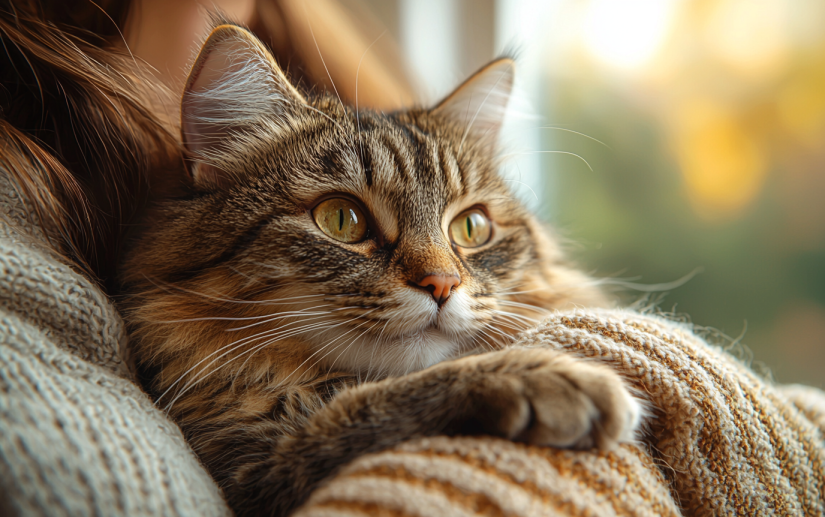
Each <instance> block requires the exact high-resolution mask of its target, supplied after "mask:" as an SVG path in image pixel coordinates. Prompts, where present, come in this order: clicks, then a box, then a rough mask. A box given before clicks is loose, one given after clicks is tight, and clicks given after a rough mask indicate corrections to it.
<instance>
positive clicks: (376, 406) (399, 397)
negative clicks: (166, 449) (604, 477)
mask: <svg viewBox="0 0 825 517" xmlns="http://www.w3.org/2000/svg"><path fill="white" fill-rule="evenodd" d="M639 417H640V408H639V404H638V402H637V401H636V400H635V399H633V397H632V396H631V395H630V393H629V392H628V390H627V389H626V388H625V387H624V385H623V383H622V381H621V379H620V378H619V376H618V375H616V374H615V373H614V372H612V371H611V370H609V369H608V368H606V367H603V366H599V365H594V364H592V363H588V362H584V361H581V360H577V359H575V358H572V357H569V356H565V355H562V354H559V353H557V352H554V351H551V350H549V349H543V348H512V349H507V350H503V351H499V352H492V353H486V354H482V355H477V356H470V357H464V358H461V359H457V360H453V361H447V362H444V363H439V364H437V365H435V366H433V367H431V368H429V369H427V370H423V371H421V372H417V373H414V374H411V375H407V376H404V377H397V378H390V379H386V380H383V381H380V382H375V383H367V384H363V385H360V386H357V387H353V388H349V389H345V390H343V391H341V392H340V393H338V394H337V395H335V396H334V397H333V398H332V399H331V400H330V401H329V402H328V403H327V404H326V405H324V406H323V407H322V408H321V409H320V410H318V411H317V412H316V413H314V414H313V415H311V416H309V417H308V418H307V419H306V420H305V421H303V422H302V423H301V424H300V425H294V426H291V427H292V428H293V429H294V432H292V433H290V434H288V435H285V436H280V437H275V436H271V437H267V440H268V445H267V449H266V451H267V452H266V454H263V453H262V452H261V451H259V452H257V453H256V454H254V455H252V456H250V460H251V461H249V462H246V463H245V464H242V465H239V468H238V469H237V470H236V471H235V472H234V473H233V474H232V476H231V478H232V479H231V481H230V480H227V481H229V482H230V484H229V486H226V487H225V489H226V491H227V496H228V497H229V499H230V502H231V504H232V506H233V507H234V508H235V511H236V512H238V514H239V515H258V514H265V515H286V514H287V513H288V512H289V511H290V510H292V509H294V508H295V507H296V506H297V505H299V504H300V503H302V502H303V501H304V500H305V499H306V498H307V497H308V496H309V494H310V493H311V492H312V491H313V490H314V489H315V488H316V487H317V486H318V484H319V483H320V482H321V481H322V480H323V479H324V478H326V477H327V476H329V475H330V474H332V473H333V472H334V471H335V470H336V469H337V468H339V467H340V466H342V465H344V464H346V463H348V462H349V461H351V460H353V459H354V458H356V457H358V456H360V455H363V454H365V453H369V452H376V451H380V450H383V449H386V448H389V447H392V446H394V445H396V444H397V443H399V442H402V441H405V440H408V439H410V438H413V437H417V436H428V435H436V434H456V433H461V434H492V435H496V436H502V437H505V438H510V439H516V440H523V441H527V442H530V443H535V444H542V445H552V446H558V447H590V446H592V445H595V446H598V447H601V448H609V447H612V446H613V445H615V444H616V443H617V442H618V441H621V440H626V439H631V438H632V435H633V432H634V430H635V428H636V427H637V425H638V423H639ZM278 428H279V429H284V426H283V425H279V426H278ZM240 453H241V451H238V454H240Z"/></svg>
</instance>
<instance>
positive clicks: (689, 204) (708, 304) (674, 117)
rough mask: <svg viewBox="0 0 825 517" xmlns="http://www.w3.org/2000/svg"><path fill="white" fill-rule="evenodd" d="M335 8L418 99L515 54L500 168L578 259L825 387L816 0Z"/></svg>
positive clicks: (437, 0)
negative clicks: (386, 53)
mask: <svg viewBox="0 0 825 517" xmlns="http://www.w3.org/2000/svg"><path fill="white" fill-rule="evenodd" d="M342 3H343V4H344V5H346V6H348V7H349V8H350V9H352V10H353V12H358V13H361V14H359V16H362V17H363V19H369V20H371V21H370V23H373V22H374V23H375V24H376V26H378V25H381V26H383V27H386V32H383V31H379V30H377V29H376V31H375V33H376V34H375V37H376V40H375V43H374V47H380V46H381V45H388V44H391V43H392V41H395V42H396V43H397V44H398V45H399V47H400V50H401V52H402V55H403V56H404V57H405V59H406V61H407V64H408V66H409V71H410V77H411V78H412V79H413V80H414V81H416V82H417V84H418V92H419V93H418V100H419V101H420V102H432V101H435V100H437V99H438V98H439V97H440V96H442V95H444V94H445V93H447V92H449V91H450V90H451V89H452V88H453V87H454V86H455V85H457V84H458V83H459V82H460V81H461V80H463V79H464V78H465V77H466V76H467V75H468V74H470V73H471V72H473V71H474V70H475V69H477V68H478V67H480V66H481V65H483V64H484V63H485V62H486V61H488V60H489V59H491V58H492V57H494V56H496V55H499V54H501V53H503V52H509V53H515V54H516V55H517V56H518V74H519V78H518V84H517V98H516V101H515V102H514V103H513V106H512V108H513V110H512V112H513V113H512V115H513V116H512V117H511V120H510V121H509V122H508V130H507V132H506V133H505V134H506V138H505V146H506V147H505V148H506V149H507V152H508V160H507V162H506V165H505V172H506V174H508V175H509V176H510V177H511V179H513V185H514V186H515V187H516V190H517V191H518V193H519V195H520V196H522V197H523V198H524V200H525V201H526V202H528V203H529V204H530V205H531V206H532V207H533V208H534V209H535V210H536V211H538V212H539V213H540V214H541V216H542V217H543V218H544V219H545V220H547V221H548V222H550V223H552V224H553V225H554V226H555V227H556V228H558V229H559V231H560V232H561V233H562V235H563V236H564V237H565V238H566V239H567V240H568V241H569V243H570V249H571V253H572V255H573V257H574V258H575V259H576V260H577V261H578V262H579V263H580V264H581V265H583V266H584V268H585V269H587V270H588V271H590V272H591V273H593V274H594V275H596V276H599V277H609V278H612V279H624V280H625V281H626V283H629V284H630V285H629V286H628V287H635V288H636V289H630V288H628V289H625V290H624V295H623V296H624V301H625V302H626V303H632V302H634V301H637V300H639V299H641V298H642V297H643V296H646V295H647V296H652V301H658V305H659V307H660V308H661V309H662V310H664V311H667V312H675V313H677V314H679V315H682V316H687V317H689V319H690V321H692V322H694V323H695V324H696V325H698V326H700V327H703V328H704V327H706V328H707V329H708V330H707V331H708V332H711V333H713V334H715V338H714V339H715V342H717V343H720V344H722V345H724V346H727V347H730V348H732V349H734V352H735V353H737V355H739V356H740V357H743V358H744V359H746V360H747V361H752V364H753V366H754V367H755V369H757V370H758V371H760V372H762V373H766V374H768V375H772V376H773V377H774V378H775V379H776V380H778V381H780V382H783V383H790V382H802V383H806V384H810V385H814V386H818V387H820V388H825V267H823V266H825V2H818V1H811V0H622V1H621V2H617V1H615V0H545V1H537V0H535V1H532V0H358V1H357V2H356V1H355V0H342ZM382 34H383V35H382ZM382 40H385V41H384V42H383V43H382ZM365 50H366V49H365ZM691 275H692V276H691ZM636 284H638V285H636ZM648 291H653V293H652V294H650V293H648ZM711 329H713V330H711ZM725 336H727V337H725Z"/></svg>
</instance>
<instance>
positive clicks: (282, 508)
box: [121, 24, 639, 515]
mask: <svg viewBox="0 0 825 517" xmlns="http://www.w3.org/2000/svg"><path fill="white" fill-rule="evenodd" d="M490 74H496V75H495V77H494V78H493V79H492V80H491V79H490ZM511 81H512V63H511V62H510V61H507V60H504V61H498V62H494V63H493V64H491V65H490V66H489V67H487V68H485V69H484V70H482V71H481V72H479V74H477V75H476V76H474V77H473V78H471V79H470V80H469V81H468V82H467V83H465V84H464V85H462V86H461V87H460V88H459V89H458V90H457V91H456V92H455V93H454V94H453V95H451V96H450V97H448V98H447V99H446V100H445V101H444V102H443V103H442V104H440V105H439V106H437V107H436V108H434V109H432V110H425V109H412V110H408V111H403V112H398V113H393V114H389V115H387V114H382V113H377V112H372V111H368V110H356V109H353V108H352V107H347V106H344V105H343V104H342V103H341V102H340V101H339V100H338V99H337V98H335V97H330V96H321V97H310V98H305V97H304V96H302V95H301V94H300V93H299V92H297V90H295V88H293V87H292V86H291V85H290V84H289V83H287V82H286V79H285V77H284V75H283V73H281V71H280V69H279V68H278V67H277V65H276V64H275V62H274V60H273V59H272V57H271V56H270V55H269V54H268V53H267V51H266V50H265V49H264V47H263V46H262V45H261V44H260V43H259V42H258V41H257V40H255V39H254V37H253V36H251V35H250V34H249V33H247V32H246V31H245V30H243V29H240V28H237V27H234V26H230V25H226V24H223V25H220V26H219V27H217V28H216V29H215V31H214V32H213V33H212V35H211V36H210V38H209V39H208V40H207V42H206V43H205V45H204V47H203V49H202V51H201V54H200V55H199V57H198V58H197V60H196V61H195V65H194V67H193V71H192V73H191V74H190V79H189V81H188V84H187V88H186V91H185V93H184V97H183V104H182V128H183V140H184V143H185V144H186V145H187V148H188V151H189V153H190V155H189V156H190V159H191V168H190V175H189V176H187V177H182V178H181V182H182V183H183V184H184V185H185V188H186V193H185V194H184V195H180V196H176V197H174V198H172V199H160V200H157V203H156V205H155V208H154V209H153V210H151V211H150V212H149V214H148V215H147V216H146V218H145V220H144V223H143V225H142V229H141V231H140V232H139V233H138V235H137V237H136V238H135V239H134V241H133V242H132V245H131V248H130V251H129V253H128V258H127V260H126V262H125V264H124V266H123V268H122V277H121V278H122V281H123V292H124V294H125V295H126V296H125V298H124V303H123V307H124V309H125V311H126V318H127V322H128V324H129V326H130V330H131V335H132V340H133V341H132V343H133V348H134V352H135V357H136V358H137V361H138V365H139V368H140V370H141V375H142V376H143V379H144V382H145V384H146V386H147V387H148V389H149V390H150V392H151V393H152V394H153V396H154V397H155V398H156V400H157V403H158V404H159V405H160V406H161V407H163V408H166V409H167V410H168V411H169V412H170V414H171V415H172V416H173V417H174V418H175V419H176V420H177V421H178V423H179V424H180V425H181V426H182V428H183V430H184V432H185V433H186V435H187V437H188V439H189V441H190V443H191V444H192V445H193V447H194V449H195V450H196V451H197V452H198V454H199V455H200V456H201V458H202V459H203V461H204V462H205V464H206V465H207V467H208V468H209V469H210V471H211V472H212V474H213V476H215V478H216V479H217V480H218V481H219V483H220V484H221V485H222V486H223V487H224V490H225V492H226V495H227V497H228V499H229V501H230V504H231V505H232V506H233V508H234V509H235V511H236V512H237V513H238V514H239V515H257V514H265V515H270V514H274V515H284V514H286V513H287V512H288V511H289V510H291V509H292V508H294V507H295V506H296V505H298V504H299V503H300V502H301V501H303V500H304V499H305V498H306V497H307V496H308V494H309V493H310V492H311V491H312V490H313V489H314V488H315V487H316V486H317V485H318V483H319V482H321V480H323V479H324V478H326V477H327V476H328V475H329V474H330V473H332V472H334V471H335V470H336V469H337V468H338V467H339V466H341V465H343V464H345V463H346V462H347V461H349V460H351V459H353V458H355V457H357V456H359V455H361V454H363V453H365V452H370V451H377V450H381V449H384V448H387V447H390V446H392V445H394V444H396V443H399V442H400V441H403V440H406V439H409V438H411V437H415V436H428V435H435V434H442V433H448V434H449V433H460V432H461V433H474V434H475V433H490V434H495V435H499V436H504V437H507V438H511V439H520V440H525V441H528V442H532V443H542V444H551V445H558V446H565V447H589V446H599V447H602V448H610V447H612V446H613V444H615V443H616V441H617V440H623V439H628V438H630V437H631V435H632V432H633V430H634V428H635V426H636V424H637V423H638V418H639V409H638V405H637V404H636V403H635V402H634V400H633V399H632V397H630V395H629V394H628V392H627V390H626V389H625V388H624V387H623V385H622V383H621V381H620V379H619V378H618V376H616V375H615V374H613V373H612V372H610V371H609V370H607V369H604V368H600V367H597V366H592V365H588V364H584V363H577V362H576V361H573V360H571V359H569V358H567V357H564V356H560V355H559V354H556V353H553V352H551V351H549V350H522V349H504V350H500V349H502V348H503V347H504V346H505V345H507V344H509V343H510V341H511V336H513V335H514V334H515V333H516V332H518V331H519V330H522V329H523V328H525V327H526V326H528V325H529V324H530V323H531V322H534V321H535V320H536V318H538V317H540V316H542V315H544V314H546V313H547V311H548V310H551V309H556V308H562V307H566V306H570V305H574V304H579V305H594V304H599V303H602V301H603V299H602V296H601V294H600V293H599V292H598V290H597V289H596V288H594V287H593V283H592V282H591V281H590V280H589V279H588V278H587V277H585V276H584V275H583V274H581V273H580V272H578V271H576V270H575V269H573V268H571V267H570V266H568V265H567V264H566V263H565V262H564V261H563V258H562V255H561V253H560V251H559V249H558V246H557V245H556V243H555V241H554V240H553V239H552V238H551V237H549V236H548V235H547V234H546V233H545V230H544V229H543V228H541V226H540V224H539V223H538V222H537V221H536V219H535V218H534V217H533V216H532V215H530V214H529V213H528V212H527V211H525V209H524V208H523V206H522V205H521V204H520V203H519V202H518V201H517V200H516V199H515V198H514V197H513V196H512V194H511V193H510V191H509V190H508V189H507V187H506V185H505V183H504V182H503V181H502V179H501V178H500V177H499V176H498V174H497V172H496V171H497V169H498V162H497V158H496V154H495V145H494V140H495V133H496V131H497V128H498V126H499V125H500V122H501V118H500V113H501V112H503V107H504V106H503V104H502V102H503V101H502V99H504V101H506V95H507V94H508V93H509V87H510V84H511ZM491 92H492V94H490V93H491ZM479 94H483V95H484V97H483V99H489V101H488V102H477V95H479ZM457 103H466V104H467V106H468V108H467V109H461V105H463V104H461V105H459V104H457ZM327 196H345V197H348V198H349V199H352V200H353V201H354V202H357V203H359V204H360V205H361V206H362V207H363V209H364V212H365V213H366V214H368V219H369V224H370V232H371V233H370V234H369V236H368V238H367V239H366V240H364V241H362V242H359V243H355V244H343V243H341V242H338V241H334V240H332V239H331V238H329V237H327V236H326V235H325V234H323V233H322V232H321V231H320V230H319V229H318V227H317V226H316V225H315V222H314V221H313V219H312V217H311V215H310V211H311V208H312V207H313V206H314V205H315V204H316V203H317V202H318V200H319V199H324V198H325V197H327ZM470 207H480V209H482V210H484V211H485V212H486V213H487V214H489V216H490V219H491V220H492V221H493V224H494V228H493V238H492V240H491V241H490V242H489V243H488V244H486V245H483V246H481V247H479V248H476V249H462V248H458V247H457V246H455V245H454V244H452V243H451V242H450V239H449V237H448V225H449V224H450V221H451V220H452V219H453V218H454V217H455V216H456V215H457V214H459V213H460V212H462V211H463V210H466V209H468V208H470ZM439 273H444V274H457V275H458V276H459V277H460V279H461V284H460V285H459V286H458V287H457V288H455V289H454V291H453V293H452V295H451V296H450V298H449V300H447V302H446V303H445V304H444V305H443V306H441V307H439V306H438V305H437V304H436V303H434V301H433V299H432V297H431V296H430V295H429V294H428V293H426V292H424V291H422V290H421V289H416V288H414V287H412V286H411V284H414V283H415V282H417V281H418V280H419V279H421V278H423V277H424V276H426V275H431V274H439ZM485 351H487V352H490V353H488V354H482V355H472V356H469V357H464V358H460V359H455V358H456V357H459V356H462V355H466V354H470V353H478V352H485ZM421 370H423V371H421ZM412 372H417V373H412ZM379 379H384V380H379Z"/></svg>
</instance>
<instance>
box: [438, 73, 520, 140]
mask: <svg viewBox="0 0 825 517" xmlns="http://www.w3.org/2000/svg"><path fill="white" fill-rule="evenodd" d="M515 71H516V69H515V62H514V61H513V60H512V59H510V58H501V59H497V60H495V61H493V62H492V63H489V64H488V65H486V66H485V67H484V68H482V69H481V70H479V71H478V72H476V73H475V74H473V75H472V76H471V77H470V78H469V79H467V80H466V81H464V82H463V83H462V84H461V86H459V87H458V88H456V89H455V91H453V93H451V94H450V95H448V96H447V97H446V98H445V99H444V100H443V101H441V102H440V103H439V104H438V105H437V106H436V107H435V108H433V110H432V113H433V114H436V115H439V116H443V117H446V118H449V119H451V120H453V121H455V122H457V123H458V124H460V125H461V126H463V127H465V128H466V131H467V133H469V134H471V135H473V136H475V137H476V138H479V139H482V140H485V141H495V140H496V139H497V138H498V133H499V130H500V129H501V125H502V123H503V122H504V114H505V113H506V111H507V103H508V102H509V100H510V94H511V93H512V91H513V80H514V78H515Z"/></svg>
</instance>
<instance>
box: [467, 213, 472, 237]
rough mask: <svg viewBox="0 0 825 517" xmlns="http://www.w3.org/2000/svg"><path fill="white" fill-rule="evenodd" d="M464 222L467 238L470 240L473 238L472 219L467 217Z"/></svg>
mask: <svg viewBox="0 0 825 517" xmlns="http://www.w3.org/2000/svg"><path fill="white" fill-rule="evenodd" d="M466 221H467V238H468V239H472V238H473V218H472V217H470V216H467V219H466Z"/></svg>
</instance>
